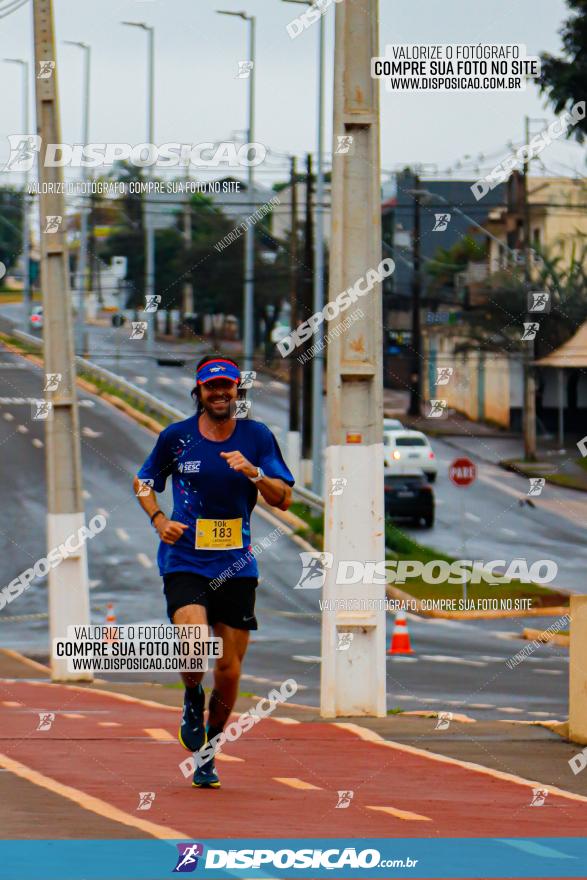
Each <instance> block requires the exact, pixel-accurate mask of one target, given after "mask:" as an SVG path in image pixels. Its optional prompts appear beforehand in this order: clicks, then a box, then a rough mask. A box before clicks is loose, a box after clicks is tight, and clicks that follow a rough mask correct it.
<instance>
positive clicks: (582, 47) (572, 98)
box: [539, 0, 587, 142]
mask: <svg viewBox="0 0 587 880" xmlns="http://www.w3.org/2000/svg"><path fill="white" fill-rule="evenodd" d="M567 5H568V7H569V9H570V10H571V12H572V14H571V16H570V17H569V18H568V19H567V20H566V21H565V22H564V24H563V26H562V28H561V30H560V34H561V37H562V42H563V57H557V56H555V55H551V54H550V53H548V52H545V53H543V54H542V55H541V56H540V58H541V62H542V73H541V76H540V80H539V83H540V88H541V90H542V91H543V92H546V93H547V94H548V97H549V100H550V101H551V103H552V104H553V105H554V109H555V112H556V113H560V112H561V111H562V110H564V109H565V108H568V107H569V106H572V105H573V104H575V103H576V102H577V101H584V100H585V96H586V95H587V0H567ZM569 133H572V135H573V136H574V137H575V138H576V139H577V140H578V141H579V142H582V141H583V140H584V138H585V136H586V135H587V117H584V118H583V119H582V120H580V121H579V122H578V123H577V125H575V126H574V127H573V128H571V129H569Z"/></svg>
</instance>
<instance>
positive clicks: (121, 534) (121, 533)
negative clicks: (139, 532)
mask: <svg viewBox="0 0 587 880" xmlns="http://www.w3.org/2000/svg"><path fill="white" fill-rule="evenodd" d="M116 534H117V536H118V537H119V538H120V540H121V541H130V535H129V533H128V532H127V531H126V529H116Z"/></svg>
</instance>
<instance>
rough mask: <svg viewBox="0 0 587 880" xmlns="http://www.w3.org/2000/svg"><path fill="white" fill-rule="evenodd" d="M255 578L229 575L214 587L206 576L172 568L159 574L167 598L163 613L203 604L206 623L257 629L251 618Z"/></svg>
mask: <svg viewBox="0 0 587 880" xmlns="http://www.w3.org/2000/svg"><path fill="white" fill-rule="evenodd" d="M257 584H258V580H257V578H253V577H242V578H236V577H235V578H230V579H229V580H226V581H224V582H223V583H222V584H220V585H219V586H217V587H212V586H211V585H210V579H209V578H206V577H203V576H202V575H199V574H195V573H194V572H191V571H174V572H172V573H171V574H165V575H163V591H164V593H165V598H166V599H167V616H168V617H169V619H170V620H171V621H173V615H174V614H175V612H176V611H177V609H178V608H183V607H184V605H203V606H204V608H205V609H206V613H207V616H208V623H209V625H210V626H214V624H215V623H225V624H226V625H227V626H232V627H234V628H235V629H258V625H257V618H256V617H255V589H256V587H257Z"/></svg>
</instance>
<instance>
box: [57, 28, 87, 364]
mask: <svg viewBox="0 0 587 880" xmlns="http://www.w3.org/2000/svg"><path fill="white" fill-rule="evenodd" d="M63 42H64V43H66V44H67V45H68V46H77V47H78V48H79V49H82V50H83V52H84V91H83V135H82V137H83V143H84V146H85V145H86V144H88V143H89V140H90V59H91V49H90V47H89V46H88V44H87V43H80V42H76V41H74V40H64V41H63ZM88 177H89V169H88V168H87V167H86V166H85V165H84V166H82V196H81V205H82V207H81V212H80V218H81V222H80V249H79V259H78V265H77V273H76V274H77V277H76V285H75V286H76V290H77V333H76V336H77V346H76V347H77V350H78V351H79V353H80V354H81V355H87V354H88V338H87V334H86V329H85V325H86V298H85V292H86V274H87V267H88V212H89V207H88V206H89V202H90V197H89V193H87V187H86V185H85V184H86V183H87V181H88Z"/></svg>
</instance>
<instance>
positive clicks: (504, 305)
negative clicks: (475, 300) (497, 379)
mask: <svg viewBox="0 0 587 880" xmlns="http://www.w3.org/2000/svg"><path fill="white" fill-rule="evenodd" d="M541 256H542V264H541V267H540V271H539V276H538V277H537V278H536V279H535V281H534V282H533V284H532V286H533V288H534V289H536V290H547V291H549V292H550V297H551V301H550V313H548V314H541V313H539V314H536V320H537V321H538V322H539V324H540V329H539V332H538V334H537V336H536V342H535V351H536V357H537V358H539V357H543V356H545V355H547V354H549V353H550V352H551V351H553V350H554V349H555V348H558V347H559V346H560V345H562V344H563V343H564V342H566V341H567V339H569V338H570V337H571V336H572V335H573V333H575V332H576V330H577V328H578V327H579V326H580V325H581V324H582V323H583V322H584V321H586V320H587V242H585V241H582V242H580V243H578V244H576V245H575V246H574V250H573V253H572V255H571V259H570V261H569V262H568V263H563V261H562V259H561V258H560V257H549V256H548V254H547V253H542V254H541ZM528 317H529V316H528V307H527V292H526V287H525V285H524V278H523V271H522V270H520V269H517V270H515V271H513V272H512V271H508V272H506V271H501V272H496V273H495V274H494V275H492V276H491V277H490V278H489V280H488V294H487V299H486V302H485V304H484V305H483V306H480V307H478V308H476V309H472V310H471V311H467V312H464V313H463V321H464V322H465V325H466V326H467V327H468V333H469V341H468V342H466V343H463V345H462V346H461V349H462V348H477V347H479V345H480V346H481V347H482V348H483V349H485V350H488V351H497V350H506V351H521V350H522V349H523V347H524V345H525V343H523V342H522V341H521V335H522V323H523V322H524V321H527V320H528Z"/></svg>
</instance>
